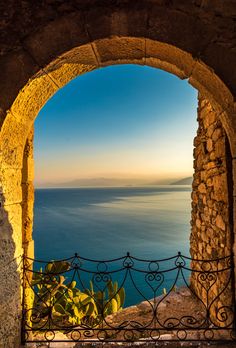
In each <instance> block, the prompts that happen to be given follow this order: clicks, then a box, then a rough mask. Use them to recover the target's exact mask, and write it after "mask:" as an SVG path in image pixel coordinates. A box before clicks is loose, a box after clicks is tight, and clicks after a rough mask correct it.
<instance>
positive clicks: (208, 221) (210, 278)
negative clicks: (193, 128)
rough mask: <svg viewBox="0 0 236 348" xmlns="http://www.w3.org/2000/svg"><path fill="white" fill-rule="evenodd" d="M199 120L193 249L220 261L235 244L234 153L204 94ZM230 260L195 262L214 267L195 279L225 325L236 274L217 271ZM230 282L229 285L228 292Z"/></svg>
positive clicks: (193, 253) (199, 255) (201, 266)
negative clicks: (222, 316)
mask: <svg viewBox="0 0 236 348" xmlns="http://www.w3.org/2000/svg"><path fill="white" fill-rule="evenodd" d="M198 125H199V126H198V131H197V136H196V137H195V139H194V147H195V148H194V170H195V172H194V177H193V190H192V221H191V224H192V230H191V236H190V252H191V256H192V257H193V258H195V259H198V260H214V259H219V258H224V257H227V256H229V255H231V254H232V249H233V231H232V229H233V226H232V221H231V219H232V209H233V207H232V201H231V196H232V195H233V187H232V182H231V181H230V180H232V179H231V178H232V173H231V155H230V149H229V145H228V140H227V136H226V134H225V131H224V129H223V127H222V124H221V122H220V115H219V114H218V113H217V112H216V111H215V110H214V108H213V107H212V106H211V104H210V103H209V102H208V101H207V100H206V99H204V98H202V97H201V96H200V97H199V104H198ZM229 261H230V260H229V259H222V260H221V261H214V262H213V261H210V262H195V261H194V262H192V268H193V269H195V270H197V271H204V270H206V271H211V272H212V273H210V274H204V273H199V272H196V273H193V274H192V276H191V284H192V287H193V289H194V291H196V292H197V294H198V296H199V297H200V298H201V299H202V301H203V302H204V303H205V305H206V306H208V307H209V311H210V315H213V316H214V317H216V318H217V319H216V323H217V324H219V325H225V322H224V321H222V322H220V320H219V319H220V316H221V315H222V313H223V306H226V307H225V308H224V310H225V312H227V314H228V320H230V319H232V313H231V310H230V307H231V305H232V298H233V292H232V287H231V286H232V281H233V279H231V272H230V269H229V270H225V271H222V272H216V271H218V270H223V269H227V268H229V267H230V263H229ZM229 280H230V285H229V286H228V282H229ZM226 287H227V290H224V291H223V289H225V288H226ZM222 291H223V294H221V292H222ZM211 303H212V305H210V304H211Z"/></svg>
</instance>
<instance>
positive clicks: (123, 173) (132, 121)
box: [34, 65, 197, 186]
mask: <svg viewBox="0 0 236 348" xmlns="http://www.w3.org/2000/svg"><path fill="white" fill-rule="evenodd" d="M196 118H197V91H196V90H195V89H194V88H193V87H192V86H190V85H189V84H188V82H187V81H186V80H180V79H179V78H178V77H176V76H174V75H172V74H169V73H167V72H164V71H162V70H159V69H156V68H151V67H146V66H138V65H117V66H110V67H106V68H100V69H97V70H94V71H92V72H89V73H86V74H84V75H81V76H79V77H77V78H76V79H74V80H72V81H71V82H70V83H69V84H67V85H66V86H65V87H63V88H62V89H60V90H59V91H58V92H57V93H56V94H55V95H54V96H53V97H52V98H51V99H50V100H49V101H48V102H47V103H46V104H45V106H44V107H43V108H42V110H41V111H40V113H39V115H38V117H37V119H36V121H35V140H34V143H35V185H36V186H44V184H47V183H60V182H67V181H71V180H75V179H79V178H98V177H105V178H129V179H132V178H135V179H138V180H140V182H141V181H142V180H161V179H166V178H183V177H186V176H190V175H192V172H193V138H194V136H195V134H196V129H197V121H196Z"/></svg>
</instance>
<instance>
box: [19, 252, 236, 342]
mask: <svg viewBox="0 0 236 348" xmlns="http://www.w3.org/2000/svg"><path fill="white" fill-rule="evenodd" d="M23 265H24V266H23V268H24V269H23V276H24V282H23V284H24V287H25V295H24V297H25V298H24V301H23V324H22V341H23V343H26V342H45V341H48V342H51V341H60V342H61V341H64V340H65V341H75V342H93V343H94V342H134V341H141V342H146V341H148V342H150V341H152V342H158V341H161V342H163V341H229V340H235V323H236V314H235V297H234V291H233V286H234V284H233V272H234V270H233V266H232V256H228V257H224V258H219V259H216V260H197V259H191V258H189V257H186V256H183V255H182V254H181V253H178V254H177V255H176V256H173V257H170V258H167V259H162V260H142V259H138V258H136V257H133V256H131V255H130V254H129V253H127V255H125V256H124V257H120V258H117V259H113V260H107V261H97V260H91V259H88V258H84V257H80V256H79V255H77V254H75V255H74V256H73V257H71V258H68V259H65V260H60V261H50V262H44V261H39V260H33V259H30V258H26V257H25V258H24V262H23ZM59 333H60V334H59Z"/></svg>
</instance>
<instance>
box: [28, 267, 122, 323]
mask: <svg viewBox="0 0 236 348" xmlns="http://www.w3.org/2000/svg"><path fill="white" fill-rule="evenodd" d="M69 269H70V263H69V262H67V261H51V262H49V263H48V264H47V265H46V266H45V269H44V270H42V269H40V271H39V272H35V273H34V277H33V280H32V286H35V288H36V290H35V293H36V296H35V306H34V307H35V308H36V310H37V313H40V316H41V317H49V316H51V317H53V319H57V320H59V321H60V322H62V323H64V322H69V323H70V324H72V325H75V324H81V323H84V322H86V323H88V322H89V323H90V325H97V323H99V322H100V321H101V320H103V319H104V318H105V317H106V316H107V315H110V314H113V313H115V312H117V311H119V310H120V309H121V308H122V307H123V305H124V301H125V290H124V288H123V287H122V288H120V289H119V288H118V283H117V282H114V283H112V281H111V280H109V281H108V282H107V284H106V287H105V289H104V290H103V291H97V292H96V291H94V286H93V282H92V281H90V288H89V289H84V290H83V291H81V290H80V289H79V288H77V287H76V285H77V284H76V281H75V280H73V281H71V282H68V283H66V278H65V277H64V276H63V275H62V273H64V272H66V271H68V270H69Z"/></svg>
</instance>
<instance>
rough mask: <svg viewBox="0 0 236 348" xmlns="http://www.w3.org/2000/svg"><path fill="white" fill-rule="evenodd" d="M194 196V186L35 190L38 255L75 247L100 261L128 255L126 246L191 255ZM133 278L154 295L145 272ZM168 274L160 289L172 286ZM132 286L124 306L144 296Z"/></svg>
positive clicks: (141, 253)
mask: <svg viewBox="0 0 236 348" xmlns="http://www.w3.org/2000/svg"><path fill="white" fill-rule="evenodd" d="M190 195H191V187H190V186H155V187H138V188H135V187H125V188H80V189H37V190H36V192H35V210H34V232H33V233H34V240H35V258H37V259H43V260H52V259H53V260H55V259H62V258H67V257H70V256H73V254H74V253H75V252H77V253H78V254H79V255H81V256H83V257H86V258H92V259H98V260H99V259H100V260H101V259H102V260H107V259H111V258H116V257H120V256H124V255H125V254H126V252H127V251H129V252H130V253H131V255H133V256H135V257H138V258H143V259H150V260H157V259H162V258H166V257H170V256H173V255H176V254H177V252H178V251H181V252H182V253H183V254H185V255H189V235H190V223H189V221H190V212H191V201H190ZM169 266H171V264H169ZM118 273H119V272H118ZM118 273H117V275H116V279H117V280H119V282H121V281H122V279H123V278H122V275H121V274H120V275H119V274H118ZM135 277H136V279H135V282H136V283H138V285H139V286H140V289H141V290H142V291H144V290H143V289H144V288H145V292H146V295H145V296H146V297H147V298H150V297H153V296H152V294H151V293H152V292H153V289H152V288H151V285H152V284H150V286H145V284H144V283H145V281H144V279H143V277H144V275H142V273H138V274H137V275H136V276H135ZM165 278H166V279H165V282H164V283H163V284H162V285H161V287H162V288H163V287H167V288H168V286H169V285H170V282H171V280H172V279H174V275H173V274H169V275H166V277H165ZM85 281H87V278H86V280H85ZM157 285H158V284H157ZM161 287H160V289H159V290H160V291H161ZM127 288H128V289H130V290H128V291H127ZM131 288H132V284H131V283H129V284H128V285H127V286H126V293H127V296H126V305H127V304H128V305H130V304H132V303H136V302H138V301H141V300H143V298H139V294H138V291H134V289H133V290H131ZM134 293H136V295H135V294H134Z"/></svg>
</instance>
